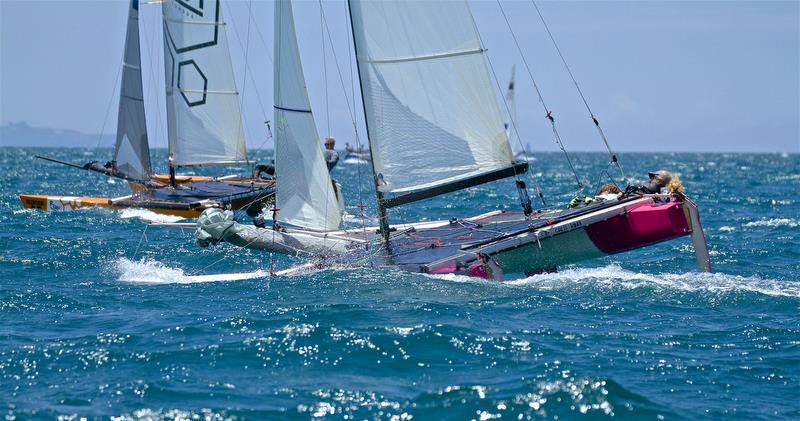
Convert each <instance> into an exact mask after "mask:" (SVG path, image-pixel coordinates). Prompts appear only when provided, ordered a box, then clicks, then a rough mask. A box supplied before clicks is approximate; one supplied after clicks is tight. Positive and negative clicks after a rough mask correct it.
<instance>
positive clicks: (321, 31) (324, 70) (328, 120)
mask: <svg viewBox="0 0 800 421" xmlns="http://www.w3.org/2000/svg"><path fill="white" fill-rule="evenodd" d="M318 2H319V35H320V37H321V38H322V77H323V85H324V86H325V124H326V128H327V136H330V135H331V111H330V106H329V103H328V101H329V98H328V62H327V58H328V57H327V56H328V54H327V52H326V51H325V19H324V18H323V15H324V13H325V12H324V11H323V9H322V0H318Z"/></svg>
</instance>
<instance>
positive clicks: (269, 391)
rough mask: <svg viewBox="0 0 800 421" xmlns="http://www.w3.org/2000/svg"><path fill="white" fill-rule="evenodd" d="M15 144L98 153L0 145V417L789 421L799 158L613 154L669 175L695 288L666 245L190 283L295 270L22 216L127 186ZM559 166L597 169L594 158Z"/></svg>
mask: <svg viewBox="0 0 800 421" xmlns="http://www.w3.org/2000/svg"><path fill="white" fill-rule="evenodd" d="M34 152H40V153H41V152H44V153H47V154H49V155H55V156H56V157H59V158H62V159H67V160H71V161H79V162H80V161H84V160H87V159H90V158H93V159H106V158H107V154H108V151H107V150H101V151H97V155H90V154H89V153H88V152H84V151H83V150H70V149H60V150H22V149H9V148H0V171H2V174H4V177H2V178H0V225H1V226H2V229H0V250H1V251H2V252H1V253H0V411H2V413H3V415H4V416H6V418H7V419H14V418H16V419H28V418H43V419H52V418H55V417H57V416H63V417H64V418H69V417H70V416H75V417H88V418H114V419H174V418H187V419H188V418H195V417H199V418H201V419H202V418H205V419H228V418H233V419H308V418H314V417H325V418H329V419H410V418H412V417H413V419H419V420H428V419H498V418H499V419H531V418H533V419H538V418H549V419H556V418H557V419H575V418H588V419H604V418H622V419H720V418H724V419H732V418H739V419H779V418H782V419H798V418H800V275H798V271H800V234H799V232H800V198H799V196H798V193H799V192H800V156H798V155H796V154H795V155H788V156H781V155H724V154H669V155H668V154H656V155H647V154H628V155H625V156H624V157H623V163H624V164H625V165H626V170H627V171H628V172H629V173H631V174H637V175H642V174H644V173H645V172H646V171H647V170H650V169H658V168H661V167H664V168H668V169H671V170H673V171H674V172H676V173H678V174H679V175H680V176H681V178H682V180H683V181H684V183H685V184H686V186H687V189H688V193H689V194H690V195H692V196H693V197H695V198H696V199H697V201H698V203H699V206H700V208H701V211H702V219H703V223H704V225H705V228H706V233H707V235H708V240H709V243H710V246H711V250H712V258H713V260H714V266H715V269H716V271H717V273H715V274H712V275H701V274H697V273H695V272H694V264H695V263H694V258H693V254H692V249H691V247H690V245H689V241H688V239H685V238H684V239H679V240H674V241H672V242H668V243H664V244H661V245H658V246H654V247H650V248H647V249H644V250H639V251H635V252H630V253H626V254H622V255H618V256H613V257H610V258H606V259H602V260H596V261H590V262H586V263H585V264H582V265H580V266H578V267H569V268H563V269H562V270H561V271H560V272H559V273H555V274H548V275H537V276H533V277H529V278H521V279H513V280H509V281H508V282H505V283H493V282H489V281H483V280H474V279H469V278H464V277H454V276H443V277H432V276H425V275H416V274H407V273H401V272H378V271H364V270H353V271H326V272H321V273H317V274H313V275H308V276H299V277H291V278H270V277H267V276H264V275H263V274H264V273H266V272H262V273H261V274H259V273H256V274H254V275H253V277H252V279H248V280H241V281H235V282H228V281H224V280H222V279H221V278H219V277H216V278H215V277H211V278H208V279H206V280H208V281H214V280H216V281H217V282H193V279H192V278H188V277H187V275H192V274H196V273H203V274H213V273H225V272H254V271H259V270H260V271H268V270H269V269H270V268H272V267H275V268H284V267H288V266H289V265H291V264H292V263H295V262H296V260H293V259H292V258H288V257H284V256H277V255H276V256H272V257H270V255H269V254H264V253H259V252H253V251H246V250H241V249H235V248H232V247H229V246H227V245H223V246H217V247H213V248H210V249H199V248H197V247H195V246H194V245H193V243H192V233H190V232H181V231H180V230H176V229H165V228H154V227H148V228H146V224H145V222H144V221H143V220H147V219H153V218H155V219H160V218H164V217H160V216H154V215H152V214H150V213H148V212H146V211H141V210H128V211H124V212H114V211H108V210H102V209H94V210H85V211H79V212H72V213H58V214H48V213H43V212H38V211H26V210H21V208H20V204H19V201H18V199H17V197H16V194H17V193H19V192H28V193H60V194H80V195H93V194H97V195H123V194H125V193H126V187H125V186H124V185H123V184H120V183H111V182H109V181H107V180H105V179H103V178H101V177H100V176H95V175H91V174H86V173H82V172H80V171H77V170H70V169H64V168H60V167H57V166H55V165H51V164H48V163H44V162H40V161H39V162H37V161H34V160H32V159H31V154H32V153H34ZM156 155H157V156H156V158H155V160H156V161H157V162H164V159H163V158H164V156H163V155H164V153H163V151H156ZM262 155H266V154H262ZM575 160H576V162H577V166H578V168H579V170H580V171H581V172H582V173H583V174H585V175H586V177H587V179H591V180H598V179H600V178H601V177H600V176H599V174H601V171H602V170H603V169H604V168H605V164H604V162H605V157H604V156H603V155H601V154H576V159H575ZM534 166H535V172H536V173H538V174H539V177H538V178H539V179H540V181H541V182H542V184H543V185H544V186H545V194H546V195H547V197H548V198H549V199H550V200H551V201H552V202H554V203H555V202H561V203H564V202H565V201H566V200H568V196H567V195H566V194H568V192H569V190H570V175H569V173H568V172H566V167H565V166H564V164H563V161H562V160H561V159H559V155H557V154H543V155H542V156H541V158H540V159H539V160H538V161H537V162H535V163H534ZM359 171H361V172H362V175H361V178H360V179H361V180H362V189H361V190H362V194H361V195H362V196H363V198H364V199H363V200H364V202H365V203H367V204H368V205H372V204H373V200H372V196H371V192H370V191H369V182H368V180H369V177H368V176H367V175H366V174H367V171H368V167H365V166H362V167H358V166H341V167H339V168H337V169H335V170H334V175H335V176H336V177H337V178H339V179H340V180H342V181H344V184H345V193H346V200H347V202H348V204H349V208H348V212H349V213H351V214H352V215H354V216H353V218H352V219H354V220H360V217H359V216H358V214H359V212H358V209H357V208H356V207H355V205H356V204H357V203H358V202H359V199H358V198H359V192H358V191H359V188H358V187H357V184H356V183H355V181H357V180H359V177H358V172H359ZM559 193H564V194H562V195H561V196H559ZM515 194H516V193H515V191H514V190H513V187H512V186H511V183H510V182H508V181H506V182H502V181H501V182H497V183H494V184H492V185H488V186H483V187H480V188H476V189H473V190H471V191H468V192H461V193H457V194H453V195H450V196H447V197H445V198H439V199H435V200H431V201H428V202H424V203H422V204H419V205H417V206H413V205H412V206H410V207H408V209H405V210H404V213H403V214H402V215H398V214H395V215H393V216H392V218H393V220H407V221H410V220H415V219H421V218H428V219H438V218H449V217H452V216H469V215H471V214H477V213H482V212H484V211H487V210H491V209H494V208H498V207H500V208H510V209H515V208H516V207H517V205H516V196H515ZM368 213H369V214H370V215H372V214H373V211H372V210H371V209H368Z"/></svg>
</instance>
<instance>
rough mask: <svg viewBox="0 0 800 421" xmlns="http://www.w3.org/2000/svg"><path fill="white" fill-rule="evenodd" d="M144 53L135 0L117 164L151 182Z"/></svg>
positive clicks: (119, 120)
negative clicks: (140, 43)
mask: <svg viewBox="0 0 800 421" xmlns="http://www.w3.org/2000/svg"><path fill="white" fill-rule="evenodd" d="M140 54H141V53H140V51H139V0H132V1H131V6H130V10H129V11H128V29H127V33H126V34H125V54H124V57H123V62H122V87H121V88H120V96H119V114H118V116H117V142H116V144H115V146H114V161H115V162H116V167H117V171H119V172H120V173H121V174H123V175H124V176H125V177H128V178H131V179H134V180H147V179H148V178H149V177H150V148H149V146H148V143H147V124H146V123H145V114H144V99H143V98H144V97H143V94H142V70H141V64H142V60H141V55H140Z"/></svg>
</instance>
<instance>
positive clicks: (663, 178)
mask: <svg viewBox="0 0 800 421" xmlns="http://www.w3.org/2000/svg"><path fill="white" fill-rule="evenodd" d="M647 176H648V177H650V181H648V182H647V183H646V184H643V185H642V186H641V187H642V190H644V191H645V192H646V193H650V194H659V193H662V189H664V188H666V187H667V184H669V182H670V181H671V180H672V174H670V172H669V171H667V170H658V171H655V172H649V173H647Z"/></svg>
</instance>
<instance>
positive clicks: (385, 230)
mask: <svg viewBox="0 0 800 421" xmlns="http://www.w3.org/2000/svg"><path fill="white" fill-rule="evenodd" d="M347 11H348V13H349V14H350V34H351V35H352V36H353V51H354V52H355V58H356V71H357V72H358V88H359V90H360V93H361V110H362V111H363V112H364V126H365V127H366V129H367V143H369V144H370V148H369V157H370V160H369V165H370V167H372V181H373V182H374V183H375V198H376V200H377V202H378V222H379V226H380V231H381V236H382V237H383V241H384V244H385V245H386V247H389V215H388V214H387V213H386V205H385V204H384V199H383V192H382V191H381V190H380V189H379V180H378V171H376V170H375V154H374V152H373V148H372V141H371V137H370V136H371V135H370V133H371V132H370V130H369V121H368V120H369V119H368V118H367V105H366V103H365V102H364V80H363V78H362V77H361V64H360V60H359V59H358V45H357V44H358V43H357V42H356V33H355V27H354V26H353V25H354V23H353V22H354V21H353V7H352V2H351V1H349V0H348V1H347Z"/></svg>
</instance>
